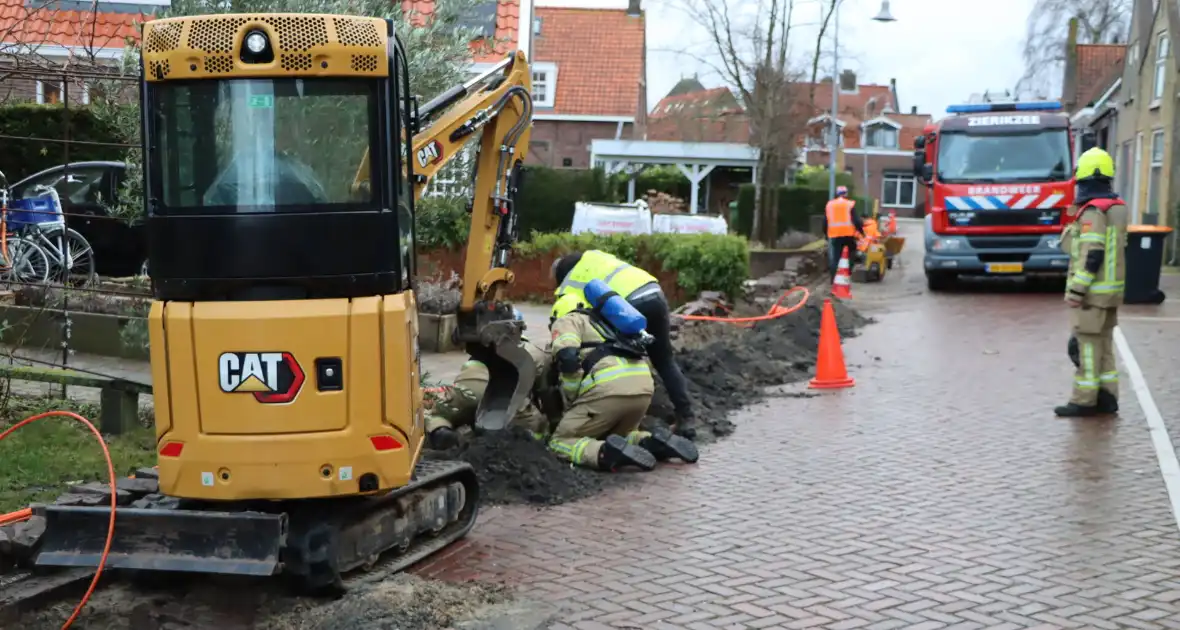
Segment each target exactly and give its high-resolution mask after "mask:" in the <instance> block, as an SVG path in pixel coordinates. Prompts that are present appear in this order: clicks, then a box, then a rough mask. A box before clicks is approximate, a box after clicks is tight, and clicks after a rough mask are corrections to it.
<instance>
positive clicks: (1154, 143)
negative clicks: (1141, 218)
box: [1147, 130, 1164, 213]
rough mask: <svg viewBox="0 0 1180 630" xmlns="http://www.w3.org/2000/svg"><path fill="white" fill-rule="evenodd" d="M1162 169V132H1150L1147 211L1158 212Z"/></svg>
mask: <svg viewBox="0 0 1180 630" xmlns="http://www.w3.org/2000/svg"><path fill="white" fill-rule="evenodd" d="M1163 171H1164V132H1163V131H1162V130H1161V131H1156V132H1155V133H1153V134H1151V171H1150V172H1149V174H1148V178H1147V212H1155V213H1159V212H1160V210H1161V208H1160V186H1161V185H1162V184H1163V182H1162V181H1160V180H1161V177H1162V175H1163Z"/></svg>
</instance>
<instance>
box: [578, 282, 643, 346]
mask: <svg viewBox="0 0 1180 630" xmlns="http://www.w3.org/2000/svg"><path fill="white" fill-rule="evenodd" d="M610 292H611V288H610V286H609V285H607V283H605V282H603V281H602V280H597V279H596V280H591V281H590V282H587V283H586V288H585V289H583V290H582V293H584V294H585V295H586V300H587V301H589V302H590V303H591V304H593V305H595V307H596V308H597V309H598V312H599V314H601V315H602V317H603V319H605V320H606V321H607V322H609V323H610V325H611V326H614V327H615V330H618V331H619V332H620V333H623V334H624V335H638V334H639V333H641V332H643V331H644V330H645V329H646V328H647V318H646V317H644V316H643V313H640V312H639V311H637V310H635V307H634V306H631V303H630V302H628V301H627V300H624V299H623V298H622V297H621V296H619V295H618V294H615V295H612V296H610V297H609V298H607V299H606V300H605V301H603V299H602V297H603V296H604V295H606V294H607V293H610Z"/></svg>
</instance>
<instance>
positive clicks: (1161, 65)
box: [1151, 33, 1168, 105]
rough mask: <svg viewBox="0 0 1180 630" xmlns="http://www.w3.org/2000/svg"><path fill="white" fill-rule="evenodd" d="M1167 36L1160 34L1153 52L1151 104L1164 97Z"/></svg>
mask: <svg viewBox="0 0 1180 630" xmlns="http://www.w3.org/2000/svg"><path fill="white" fill-rule="evenodd" d="M1167 65H1168V34H1167V33H1161V34H1160V36H1159V43H1158V45H1157V46H1156V50H1155V83H1154V84H1153V85H1152V88H1151V102H1152V104H1153V105H1154V104H1158V103H1159V102H1160V99H1162V98H1163V97H1164V83H1165V81H1166V79H1167V73H1166V72H1167V71H1166V68H1167Z"/></svg>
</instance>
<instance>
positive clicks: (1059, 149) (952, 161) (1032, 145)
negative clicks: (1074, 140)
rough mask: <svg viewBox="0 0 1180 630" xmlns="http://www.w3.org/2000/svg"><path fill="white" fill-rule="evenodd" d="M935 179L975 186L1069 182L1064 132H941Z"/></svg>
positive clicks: (1067, 152)
mask: <svg viewBox="0 0 1180 630" xmlns="http://www.w3.org/2000/svg"><path fill="white" fill-rule="evenodd" d="M938 144H939V147H938V179H939V181H942V182H945V183H950V184H966V183H975V182H1060V181H1066V180H1068V179H1069V178H1070V170H1071V164H1070V162H1071V159H1070V150H1069V138H1068V137H1067V136H1066V131H1065V130H1064V129H1043V130H1040V131H1033V132H1025V133H1012V134H979V135H972V134H970V133H963V132H953V131H952V132H944V133H942V134H940V137H939V140H938Z"/></svg>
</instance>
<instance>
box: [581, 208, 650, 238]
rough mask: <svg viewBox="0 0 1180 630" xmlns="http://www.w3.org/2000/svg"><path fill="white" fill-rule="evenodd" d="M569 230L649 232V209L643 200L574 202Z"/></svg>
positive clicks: (623, 232)
mask: <svg viewBox="0 0 1180 630" xmlns="http://www.w3.org/2000/svg"><path fill="white" fill-rule="evenodd" d="M570 232H572V233H574V234H580V233H582V232H593V233H594V234H651V211H650V210H648V208H647V204H646V203H644V202H643V201H637V202H635V203H633V204H613V203H586V202H584V201H579V202H577V203H575V204H574V225H573V227H571V228H570Z"/></svg>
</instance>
